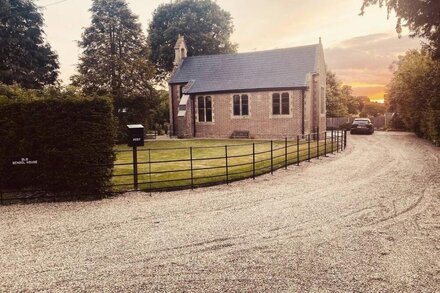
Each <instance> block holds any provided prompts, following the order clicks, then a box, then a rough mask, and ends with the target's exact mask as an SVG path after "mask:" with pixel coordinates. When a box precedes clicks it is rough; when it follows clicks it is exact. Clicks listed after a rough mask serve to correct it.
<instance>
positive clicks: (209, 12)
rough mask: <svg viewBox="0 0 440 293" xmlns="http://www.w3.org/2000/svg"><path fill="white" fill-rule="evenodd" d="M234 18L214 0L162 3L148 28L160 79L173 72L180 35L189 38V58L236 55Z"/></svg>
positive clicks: (152, 53) (187, 40)
mask: <svg viewBox="0 0 440 293" xmlns="http://www.w3.org/2000/svg"><path fill="white" fill-rule="evenodd" d="M233 30H234V28H233V23H232V17H231V15H230V13H229V12H226V11H225V10H223V9H221V8H220V6H219V5H218V4H217V3H216V2H215V1H212V0H178V1H176V2H174V3H166V4H161V5H160V6H159V7H158V8H157V9H156V10H155V11H154V14H153V20H152V21H151V23H150V25H149V28H148V40H149V43H150V45H151V48H152V51H151V61H152V62H153V63H154V64H155V65H156V69H157V70H158V73H159V78H160V79H162V80H163V79H165V78H166V77H167V76H168V74H169V73H170V72H171V71H172V70H173V61H174V45H175V43H176V40H177V37H178V35H179V34H181V35H183V36H185V40H186V45H187V47H188V54H189V55H211V54H223V53H233V52H235V51H236V48H237V45H235V44H232V43H231V41H230V37H231V34H232V32H233Z"/></svg>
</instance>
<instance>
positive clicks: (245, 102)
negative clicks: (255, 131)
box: [241, 95, 249, 116]
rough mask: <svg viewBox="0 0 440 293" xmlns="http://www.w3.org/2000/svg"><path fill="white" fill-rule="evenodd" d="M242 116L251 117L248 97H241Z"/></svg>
mask: <svg viewBox="0 0 440 293" xmlns="http://www.w3.org/2000/svg"><path fill="white" fill-rule="evenodd" d="M241 115H243V116H247V115H249V98H248V96H247V95H242V96H241Z"/></svg>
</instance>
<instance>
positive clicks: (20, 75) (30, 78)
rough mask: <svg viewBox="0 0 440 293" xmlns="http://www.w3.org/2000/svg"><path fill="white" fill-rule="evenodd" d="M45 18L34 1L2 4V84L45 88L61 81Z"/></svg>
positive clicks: (2, 1)
mask: <svg viewBox="0 0 440 293" xmlns="http://www.w3.org/2000/svg"><path fill="white" fill-rule="evenodd" d="M42 27H43V16H42V15H41V13H40V11H39V10H38V8H37V7H36V6H35V4H34V3H33V2H32V1H29V0H0V82H2V83H4V84H8V85H12V84H14V83H17V84H19V85H21V86H22V87H24V88H35V89H37V88H42V87H43V86H45V85H49V84H54V83H55V82H56V80H57V77H58V68H59V65H58V56H57V55H56V54H55V52H54V51H52V49H51V47H50V45H49V44H48V43H46V42H45V40H44V31H43V28H42Z"/></svg>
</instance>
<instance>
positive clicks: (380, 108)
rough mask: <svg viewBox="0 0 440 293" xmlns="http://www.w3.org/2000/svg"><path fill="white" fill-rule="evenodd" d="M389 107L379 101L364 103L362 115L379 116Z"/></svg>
mask: <svg viewBox="0 0 440 293" xmlns="http://www.w3.org/2000/svg"><path fill="white" fill-rule="evenodd" d="M386 110H387V108H386V106H385V104H381V103H377V102H368V103H365V104H364V107H363V108H362V112H361V114H360V115H361V116H362V117H370V116H373V117H377V116H379V115H384V114H385V112H386Z"/></svg>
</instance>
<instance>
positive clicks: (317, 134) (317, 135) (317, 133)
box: [316, 127, 319, 159]
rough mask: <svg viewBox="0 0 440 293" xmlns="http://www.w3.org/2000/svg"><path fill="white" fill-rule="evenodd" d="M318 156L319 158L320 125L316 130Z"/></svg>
mask: <svg viewBox="0 0 440 293" xmlns="http://www.w3.org/2000/svg"><path fill="white" fill-rule="evenodd" d="M316 156H317V158H318V159H319V127H318V128H317V132H316Z"/></svg>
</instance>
